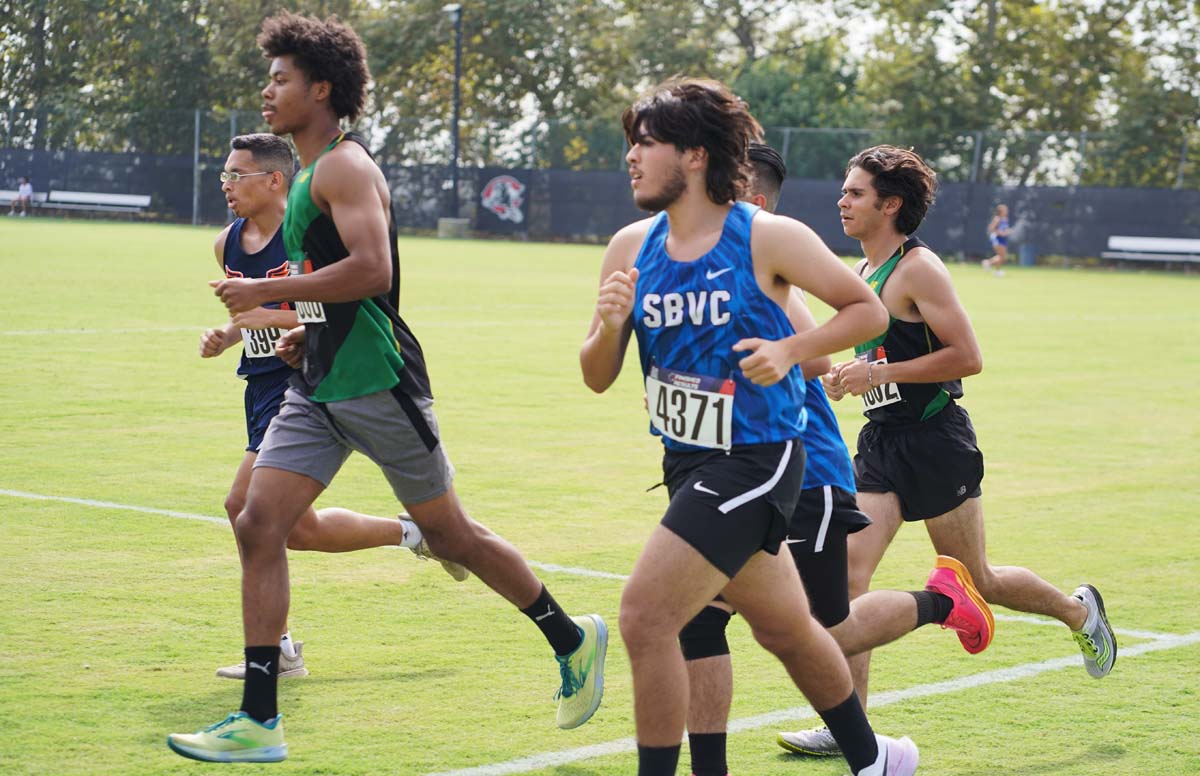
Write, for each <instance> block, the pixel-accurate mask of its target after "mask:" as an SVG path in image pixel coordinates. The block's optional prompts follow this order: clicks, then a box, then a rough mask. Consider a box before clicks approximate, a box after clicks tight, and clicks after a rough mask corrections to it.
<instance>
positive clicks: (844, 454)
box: [802, 377, 855, 493]
mask: <svg viewBox="0 0 1200 776" xmlns="http://www.w3.org/2000/svg"><path fill="white" fill-rule="evenodd" d="M804 409H805V411H806V413H807V415H808V427H807V428H805V429H804V435H803V436H804V452H805V454H806V455H807V456H808V457H807V459H806V460H805V462H804V485H803V486H802V487H803V488H804V490H808V489H809V488H823V487H825V486H826V485H832V486H834V487H836V488H841V489H842V490H844V491H846V492H848V493H853V492H854V489H855V488H854V465H853V464H852V463H851V462H850V451H849V450H848V449H847V448H846V442H845V440H843V439H842V431H841V429H840V428H839V427H838V422H837V418H836V417H835V416H834V414H833V407H832V406H831V405H830V403H829V398H828V397H827V396H826V395H825V389H824V387H822V386H821V378H819V377H814V378H812V379H811V380H808V381H807V382H806V383H805V391H804Z"/></svg>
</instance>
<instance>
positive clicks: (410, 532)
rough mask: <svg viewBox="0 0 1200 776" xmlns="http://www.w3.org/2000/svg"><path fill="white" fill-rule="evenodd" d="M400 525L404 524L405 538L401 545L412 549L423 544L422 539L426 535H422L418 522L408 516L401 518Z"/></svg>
mask: <svg viewBox="0 0 1200 776" xmlns="http://www.w3.org/2000/svg"><path fill="white" fill-rule="evenodd" d="M400 525H402V526H404V539H403V540H401V542H400V546H401V547H407V548H408V549H410V550H412V549H416V548H417V547H419V546H421V539H422V538H424V537H422V536H421V529H420V528H419V527H418V526H417V524H416V523H414V522H413V521H412V520H409V519H408V517H407V516H406V517H401V518H400Z"/></svg>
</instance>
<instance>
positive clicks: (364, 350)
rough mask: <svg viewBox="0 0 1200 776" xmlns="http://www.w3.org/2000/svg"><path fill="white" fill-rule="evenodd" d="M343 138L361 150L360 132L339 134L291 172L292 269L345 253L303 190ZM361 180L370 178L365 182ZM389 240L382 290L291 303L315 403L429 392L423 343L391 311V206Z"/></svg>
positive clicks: (396, 294)
mask: <svg viewBox="0 0 1200 776" xmlns="http://www.w3.org/2000/svg"><path fill="white" fill-rule="evenodd" d="M343 140H349V141H352V142H355V143H358V144H359V145H360V146H362V147H363V149H364V150H367V146H366V143H365V141H364V140H363V139H362V138H361V137H360V136H358V135H355V134H350V133H345V132H343V133H342V134H340V135H338V136H337V137H336V138H334V139H333V141H332V142H331V143H330V144H329V145H328V146H326V147H325V150H323V151H322V152H321V153H320V154H319V155H318V156H317V158H316V159H314V160H313V163H312V164H310V165H309V166H308V167H305V168H304V169H303V170H301V171H300V172H299V174H297V176H296V179H295V181H294V182H293V183H292V188H291V191H289V192H288V206H287V213H286V214H285V216H284V219H283V239H284V243H285V245H286V246H287V254H288V260H289V261H288V265H289V270H290V272H291V274H293V275H303V274H307V273H309V272H316V271H318V270H320V269H321V268H322V267H328V266H329V265H331V264H335V263H337V262H339V261H341V260H342V259H344V258H346V256H348V255H349V251H347V250H346V246H345V245H344V244H343V243H342V239H341V237H340V236H339V235H338V230H337V226H336V225H335V224H334V223H333V219H331V218H330V217H329V216H327V215H325V214H324V213H323V212H321V210H320V208H318V207H317V206H316V204H315V203H314V202H313V200H312V195H311V193H310V192H309V185H310V183H311V180H312V175H313V170H314V169H316V166H317V163H318V162H320V160H321V157H322V156H324V155H325V154H327V153H329V151H331V150H333V149H334V148H335V147H336V146H337V145H338V143H341V142H342V141H343ZM367 153H368V155H370V151H369V150H368V151H367ZM372 158H373V157H372ZM363 185H370V184H369V182H368V181H365V180H364V181H363ZM388 243H389V247H390V249H391V258H392V283H391V289H390V290H389V291H388V293H387V294H386V295H380V296H375V297H371V298H370V299H359V300H357V301H353V302H307V301H298V302H296V303H295V305H296V312H297V313H298V315H299V317H300V322H301V323H303V324H304V329H305V340H306V341H305V353H304V366H303V369H301V371H300V377H299V380H300V387H301V388H303V389H304V390H305V391H306V392H307V394H308V396H309V398H311V399H312V400H313V401H318V402H331V401H342V400H344V399H352V398H355V397H358V396H366V395H367V394H370V393H375V392H377V391H385V390H389V389H392V388H396V387H399V389H400V390H402V391H404V392H405V393H407V394H408V395H410V396H424V397H431V396H432V393H431V392H430V388H429V376H428V373H427V372H426V369H425V357H424V354H422V352H421V345H420V343H418V342H417V338H416V337H415V336H414V335H413V333H412V331H411V330H410V329H409V328H408V325H407V324H406V323H405V322H404V321H403V320H401V318H400V316H399V315H398V314H397V312H396V309H397V307H398V306H399V303H400V259H399V246H398V245H397V241H396V221H395V218H393V216H392V213H391V209H390V207H389V211H388Z"/></svg>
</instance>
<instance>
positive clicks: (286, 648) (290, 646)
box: [279, 631, 296, 660]
mask: <svg viewBox="0 0 1200 776" xmlns="http://www.w3.org/2000/svg"><path fill="white" fill-rule="evenodd" d="M279 651H280V652H282V653H283V656H284V657H286V658H287V659H288V660H292V659H294V658H295V657H296V644H295V643H294V642H293V641H292V632H291V631H288V632H287V633H285V634H283V635H282V636H280V637H279Z"/></svg>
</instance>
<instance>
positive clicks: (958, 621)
mask: <svg viewBox="0 0 1200 776" xmlns="http://www.w3.org/2000/svg"><path fill="white" fill-rule="evenodd" d="M925 589H926V590H931V591H933V592H935V593H941V594H942V595H944V596H946V597H948V598H949V599H950V600H951V601H953V602H954V608H952V609H951V610H950V615H949V616H948V617H946V621H945V622H944V623H942V627H943V628H949V629H951V630H953V631H956V632H957V633H958V640H959V641H961V642H962V645H963V649H965V650H966V651H968V652H970V653H971V654H972V655H976V654H978V653H980V652H982V651H984V650H985V649H987V648H988V644H991V643H992V634H993V633H995V631H996V621H995V619H994V618H993V617H992V610H991V609H989V608H988V605H987V602H986V601H984V600H983V596H981V595H980V594H979V591H978V590H976V589H975V583H974V582H972V581H971V572H969V571H967V567H966V566H964V565H963V564H961V563H959V562H958V561H957V560H955V559H954V558H951V557H950V556H949V555H939V556H938V557H937V563H935V564H934V568H933V571H931V572H930V573H929V580H928V581H927V582H926V583H925Z"/></svg>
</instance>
